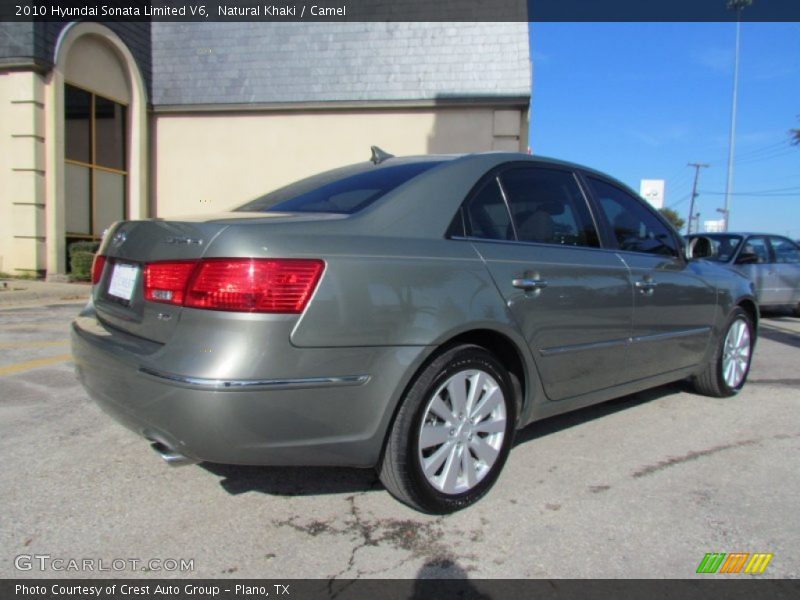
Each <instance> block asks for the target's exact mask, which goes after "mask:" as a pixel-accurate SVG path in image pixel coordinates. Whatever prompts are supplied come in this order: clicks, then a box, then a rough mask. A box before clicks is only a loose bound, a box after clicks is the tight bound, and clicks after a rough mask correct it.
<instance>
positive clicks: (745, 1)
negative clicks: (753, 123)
mask: <svg viewBox="0 0 800 600" xmlns="http://www.w3.org/2000/svg"><path fill="white" fill-rule="evenodd" d="M752 3H753V0H728V4H727V8H728V10H735V11H736V52H735V59H734V65H733V98H732V100H731V129H730V136H729V138H728V179H727V181H726V183H725V226H724V227H723V228H722V230H723V231H728V221H729V219H730V215H731V193H732V192H733V156H734V147H735V145H736V98H737V96H738V93H739V36H740V33H741V28H742V10H743V9H744V8H746V7H748V6H750V5H751V4H752Z"/></svg>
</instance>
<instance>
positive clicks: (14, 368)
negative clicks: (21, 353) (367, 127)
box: [0, 354, 72, 377]
mask: <svg viewBox="0 0 800 600" xmlns="http://www.w3.org/2000/svg"><path fill="white" fill-rule="evenodd" d="M68 360H72V355H71V354H59V355H58V356H50V357H49V358H37V359H36V360H26V361H24V362H18V363H14V364H13V365H7V366H5V367H0V377H2V376H3V375H13V374H14V373H22V372H23V371H30V370H31V369H38V368H40V367H46V366H48V365H54V364H56V363H60V362H66V361H68Z"/></svg>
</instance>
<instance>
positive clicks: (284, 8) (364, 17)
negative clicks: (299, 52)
mask: <svg viewBox="0 0 800 600" xmlns="http://www.w3.org/2000/svg"><path fill="white" fill-rule="evenodd" d="M747 1H748V0H669V1H657V0H0V22H1V21H12V22H13V21H16V22H30V21H44V22H69V21H76V20H89V21H99V22H108V21H115V22H143V21H171V22H215V21H217V22H226V21H227V22H243V21H260V22H280V21H284V22H287V21H289V22H291V21H294V22H304V21H343V22H347V21H367V22H368V21H376V22H388V21H464V22H469V21H534V22H553V21H558V22H648V21H651V22H702V21H707V22H719V21H735V20H736V19H737V18H740V19H741V20H742V21H749V22H789V21H791V22H798V21H800V1H798V0H753V1H752V3H751V4H750V5H748V6H746V7H745V8H743V9H742V10H732V9H730V8H728V4H729V2H734V3H735V2H744V3H746V2H747Z"/></svg>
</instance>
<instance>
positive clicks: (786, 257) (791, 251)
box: [770, 237, 800, 265]
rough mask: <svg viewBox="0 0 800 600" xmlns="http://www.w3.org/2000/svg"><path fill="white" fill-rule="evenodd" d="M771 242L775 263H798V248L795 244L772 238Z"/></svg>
mask: <svg viewBox="0 0 800 600" xmlns="http://www.w3.org/2000/svg"><path fill="white" fill-rule="evenodd" d="M770 241H771V242H772V251H773V252H774V253H775V262H777V263H789V264H795V265H796V264H798V263H800V248H798V247H797V244H795V243H794V242H792V241H791V240H787V239H786V238H779V237H773V238H770Z"/></svg>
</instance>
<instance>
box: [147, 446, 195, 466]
mask: <svg viewBox="0 0 800 600" xmlns="http://www.w3.org/2000/svg"><path fill="white" fill-rule="evenodd" d="M150 447H151V448H152V449H153V450H155V451H156V452H157V453H158V455H159V456H160V457H161V458H162V459H163V460H164V462H165V463H167V464H168V465H169V466H170V467H182V466H185V465H194V464H197V463H199V462H200V461H199V460H197V459H194V458H189V457H188V456H184V455H183V454H181V453H180V452H178V451H176V450H173V449H172V448H170V447H169V446H167V445H166V444H165V443H163V442H158V441H156V442H153V443H152V444H150Z"/></svg>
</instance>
